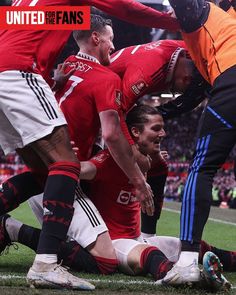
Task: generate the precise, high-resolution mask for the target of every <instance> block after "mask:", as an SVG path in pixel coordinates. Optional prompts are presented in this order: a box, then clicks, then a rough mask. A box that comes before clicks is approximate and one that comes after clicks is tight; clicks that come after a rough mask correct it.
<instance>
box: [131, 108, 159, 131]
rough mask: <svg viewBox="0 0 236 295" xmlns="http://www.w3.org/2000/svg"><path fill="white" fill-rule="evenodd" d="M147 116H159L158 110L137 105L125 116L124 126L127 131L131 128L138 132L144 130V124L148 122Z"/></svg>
mask: <svg viewBox="0 0 236 295" xmlns="http://www.w3.org/2000/svg"><path fill="white" fill-rule="evenodd" d="M148 115H160V116H162V115H161V113H160V112H159V110H158V109H157V108H155V107H151V106H149V105H139V106H135V107H133V108H132V109H131V110H130V111H129V112H128V114H127V116H126V124H127V126H128V129H129V131H131V128H132V127H137V128H138V129H139V130H140V131H143V130H144V124H145V123H147V122H148V118H147V116H148Z"/></svg>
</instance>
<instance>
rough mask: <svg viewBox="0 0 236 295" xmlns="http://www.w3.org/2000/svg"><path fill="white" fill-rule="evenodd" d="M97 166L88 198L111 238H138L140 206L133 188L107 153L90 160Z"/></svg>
mask: <svg viewBox="0 0 236 295" xmlns="http://www.w3.org/2000/svg"><path fill="white" fill-rule="evenodd" d="M90 161H91V162H92V163H93V164H95V165H96V167H97V174H96V178H95V179H94V180H93V181H92V182H91V186H90V191H89V197H90V198H91V200H92V201H93V203H94V204H95V206H96V207H97V209H98V211H99V212H100V214H101V215H102V217H103V219H104V221H105V223H106V225H107V227H108V229H109V234H110V236H111V238H112V239H113V240H114V239H120V238H130V239H132V238H137V237H139V236H140V203H139V202H138V201H137V200H136V198H135V196H134V194H133V186H132V185H131V184H130V183H129V180H128V178H127V176H126V175H125V174H124V173H123V171H122V170H121V169H120V168H119V167H118V166H117V164H116V163H115V161H114V160H113V158H112V156H111V155H110V154H109V152H108V151H107V150H104V151H102V152H100V153H99V154H98V155H96V156H95V157H93V158H92V159H90Z"/></svg>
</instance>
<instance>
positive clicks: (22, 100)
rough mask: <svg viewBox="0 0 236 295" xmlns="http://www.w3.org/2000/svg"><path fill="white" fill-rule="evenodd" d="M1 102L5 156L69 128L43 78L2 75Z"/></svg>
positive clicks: (0, 127) (16, 73)
mask: <svg viewBox="0 0 236 295" xmlns="http://www.w3.org/2000/svg"><path fill="white" fill-rule="evenodd" d="M9 58H10V56H9ZM0 101H1V104H0V145H1V147H2V149H3V150H4V153H5V154H7V153H9V152H12V151H14V150H15V149H17V148H23V147H24V146H26V145H27V144H29V143H31V142H34V141H36V140H38V139H40V138H43V137H44V136H46V135H48V134H50V133H52V131H53V129H54V128H55V127H57V126H61V125H65V124H66V120H65V118H64V115H63V114H62V111H61V110H60V108H59V106H58V103H57V101H56V98H55V97H54V94H53V92H52V90H51V89H50V87H49V85H48V84H47V83H46V82H45V81H44V79H43V78H42V76H41V75H38V74H34V73H26V72H23V71H4V72H1V73H0Z"/></svg>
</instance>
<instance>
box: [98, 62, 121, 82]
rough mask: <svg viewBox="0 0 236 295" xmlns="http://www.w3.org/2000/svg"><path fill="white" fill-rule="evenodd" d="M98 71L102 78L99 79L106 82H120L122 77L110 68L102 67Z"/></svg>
mask: <svg viewBox="0 0 236 295" xmlns="http://www.w3.org/2000/svg"><path fill="white" fill-rule="evenodd" d="M98 71H99V73H100V76H98V78H101V79H106V81H112V80H116V81H120V77H119V76H118V75H117V74H116V73H115V72H113V71H112V70H111V69H110V68H109V67H106V66H102V65H100V67H98Z"/></svg>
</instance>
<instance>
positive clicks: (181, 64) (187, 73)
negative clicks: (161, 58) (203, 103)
mask: <svg viewBox="0 0 236 295" xmlns="http://www.w3.org/2000/svg"><path fill="white" fill-rule="evenodd" d="M190 63H191V62H189V59H187V58H180V60H179V61H178V64H177V67H176V69H175V72H174V76H173V83H172V86H171V91H172V92H173V93H183V92H184V91H185V90H186V89H187V88H188V86H189V85H190V83H191V80H192V66H191V65H190Z"/></svg>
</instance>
